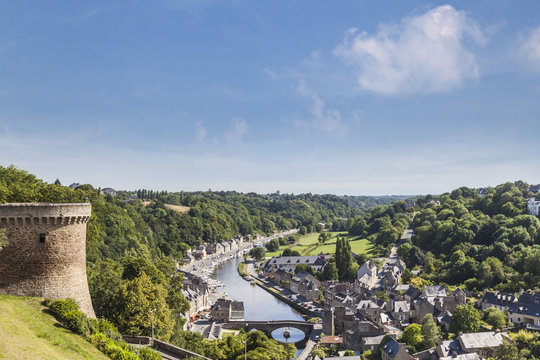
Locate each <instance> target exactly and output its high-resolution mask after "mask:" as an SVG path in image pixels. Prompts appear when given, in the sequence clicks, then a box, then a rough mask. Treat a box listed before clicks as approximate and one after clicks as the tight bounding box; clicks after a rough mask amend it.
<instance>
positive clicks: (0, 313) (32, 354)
mask: <svg viewBox="0 0 540 360" xmlns="http://www.w3.org/2000/svg"><path fill="white" fill-rule="evenodd" d="M41 308H42V306H41V304H40V300H39V299H36V298H21V297H15V296H5V295H0V358H1V359H18V360H21V359H58V360H63V359H66V360H67V359H70V360H78V359H98V360H99V359H103V360H105V359H109V358H108V357H107V356H105V355H104V354H102V353H101V352H100V351H99V350H98V349H97V348H95V347H94V345H92V344H90V343H89V342H87V341H86V340H84V339H83V338H82V337H80V336H78V335H75V334H73V333H72V332H71V331H69V330H67V329H64V328H63V327H61V326H59V324H58V322H57V321H56V320H55V319H54V317H52V316H51V315H48V314H46V313H45V312H43V311H42V310H41Z"/></svg>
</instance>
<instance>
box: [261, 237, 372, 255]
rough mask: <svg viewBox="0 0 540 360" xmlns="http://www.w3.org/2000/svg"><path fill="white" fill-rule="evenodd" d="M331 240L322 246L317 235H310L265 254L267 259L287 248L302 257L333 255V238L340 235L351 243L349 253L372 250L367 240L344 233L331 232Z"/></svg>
mask: <svg viewBox="0 0 540 360" xmlns="http://www.w3.org/2000/svg"><path fill="white" fill-rule="evenodd" d="M330 234H331V235H332V238H331V239H330V240H327V241H326V243H324V244H319V233H312V234H307V235H303V236H301V237H300V239H299V240H298V243H296V244H293V245H283V246H280V247H279V249H278V250H277V251H272V252H266V256H267V257H272V256H279V255H281V253H282V252H283V250H285V249H287V248H289V249H291V250H296V251H298V252H299V253H300V254H302V255H318V254H320V253H321V252H322V253H323V254H330V255H333V254H334V253H335V252H336V238H335V236H336V235H338V234H341V235H343V236H345V238H346V239H348V240H349V241H350V242H351V251H352V252H354V253H356V254H361V253H368V254H369V253H370V252H371V249H372V248H373V244H372V243H371V242H370V241H368V240H367V239H360V238H359V237H357V236H349V235H347V233H346V232H331V233H330Z"/></svg>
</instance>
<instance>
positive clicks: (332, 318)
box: [322, 306, 358, 334]
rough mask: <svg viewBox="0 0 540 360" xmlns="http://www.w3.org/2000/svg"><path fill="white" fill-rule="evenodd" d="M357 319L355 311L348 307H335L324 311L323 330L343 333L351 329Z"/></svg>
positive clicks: (326, 332) (329, 332) (330, 332)
mask: <svg viewBox="0 0 540 360" xmlns="http://www.w3.org/2000/svg"><path fill="white" fill-rule="evenodd" d="M357 321H358V319H357V318H356V316H355V313H354V312H353V311H351V309H349V308H348V307H345V306H338V307H334V308H331V309H329V310H325V312H324V315H323V324H322V327H323V332H324V333H325V334H332V333H333V334H343V333H344V332H345V331H347V330H348V329H351V328H352V327H353V326H354V324H355V323H356V322H357Z"/></svg>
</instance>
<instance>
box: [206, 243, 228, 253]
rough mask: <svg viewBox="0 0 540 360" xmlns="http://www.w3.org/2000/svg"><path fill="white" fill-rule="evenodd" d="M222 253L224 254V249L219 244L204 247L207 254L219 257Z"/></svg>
mask: <svg viewBox="0 0 540 360" xmlns="http://www.w3.org/2000/svg"><path fill="white" fill-rule="evenodd" d="M223 252H224V248H223V245H221V244H220V243H212V244H208V246H206V253H207V254H216V255H219V254H222V253H223Z"/></svg>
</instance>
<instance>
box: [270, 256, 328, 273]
mask: <svg viewBox="0 0 540 360" xmlns="http://www.w3.org/2000/svg"><path fill="white" fill-rule="evenodd" d="M329 259H330V256H329V255H314V256H281V257H273V258H271V259H270V260H268V261H267V262H265V263H264V265H263V271H264V272H265V273H267V274H271V273H274V272H275V271H276V270H277V269H282V270H285V271H286V272H294V270H295V269H296V266H298V265H299V264H305V265H307V266H309V267H311V268H312V269H313V270H315V271H322V270H323V268H324V267H325V266H326V264H327V262H328V260H329Z"/></svg>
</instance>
